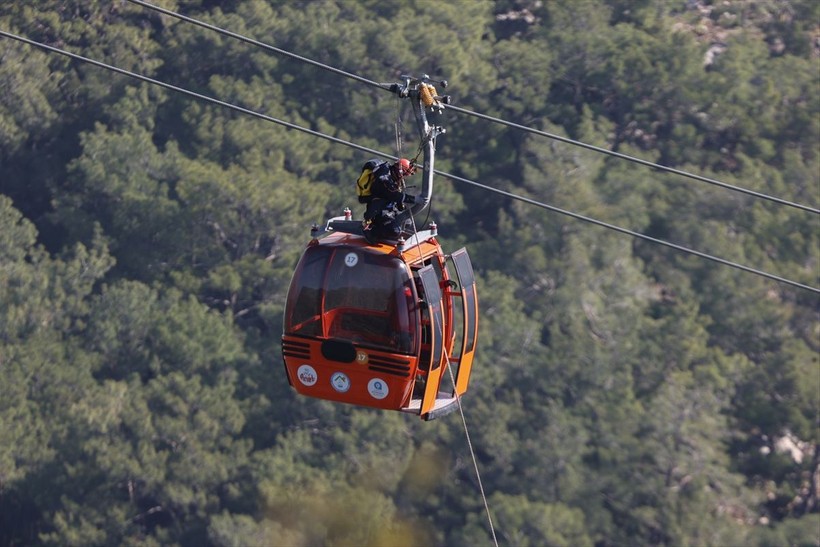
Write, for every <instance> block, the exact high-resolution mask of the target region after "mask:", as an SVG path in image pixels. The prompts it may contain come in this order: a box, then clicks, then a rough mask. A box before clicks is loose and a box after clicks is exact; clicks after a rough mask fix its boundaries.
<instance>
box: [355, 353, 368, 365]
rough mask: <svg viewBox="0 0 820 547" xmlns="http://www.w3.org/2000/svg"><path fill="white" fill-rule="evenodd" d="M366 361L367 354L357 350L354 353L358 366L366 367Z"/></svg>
mask: <svg viewBox="0 0 820 547" xmlns="http://www.w3.org/2000/svg"><path fill="white" fill-rule="evenodd" d="M367 361H368V357H367V353H365V352H363V351H362V350H359V351H357V352H356V362H357V363H359V364H360V365H366V364H367Z"/></svg>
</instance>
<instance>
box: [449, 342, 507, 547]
mask: <svg viewBox="0 0 820 547" xmlns="http://www.w3.org/2000/svg"><path fill="white" fill-rule="evenodd" d="M444 355H445V357H447V370H449V371H450V380H451V381H452V382H453V393H454V394H455V396H456V403H458V411H459V413H460V414H461V423H462V424H464V436H465V437H466V438H467V447H468V448H469V449H470V457H471V458H472V459H473V468H474V469H475V477H476V480H478V490H479V492H481V499H482V500H483V501H484V510H485V511H486V512H487V523H488V524H489V525H490V533H491V534H492V536H493V544H494V545H495V547H498V538H497V537H496V535H495V526H493V517H492V515H491V514H490V505H489V504H488V503H487V496H486V495H485V494H484V485H483V484H482V483H481V473H480V472H479V471H478V461H477V460H476V457H475V450H473V443H472V441H471V440H470V432H469V430H468V429H467V419H466V418H465V417H464V409H463V408H462V407H461V397H459V395H458V390H457V389H456V377H455V375H454V374H453V367H451V366H450V357H449V356H448V355H447V352H445V353H444Z"/></svg>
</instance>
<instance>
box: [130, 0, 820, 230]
mask: <svg viewBox="0 0 820 547" xmlns="http://www.w3.org/2000/svg"><path fill="white" fill-rule="evenodd" d="M128 1H129V2H131V3H132V4H137V5H140V6H142V7H145V8H148V9H151V10H154V11H157V12H159V13H162V14H164V15H168V16H170V17H175V18H177V19H180V20H182V21H186V22H188V23H191V24H194V25H197V26H200V27H202V28H206V29H208V30H212V31H214V32H217V33H219V34H222V35H224V36H230V37H231V38H235V39H237V40H240V41H242V42H245V43H248V44H251V45H254V46H258V47H261V48H263V49H265V50H267V51H271V52H273V53H277V54H280V55H285V56H287V57H290V58H292V59H296V60H298V61H301V62H303V63H308V64H311V65H313V66H315V67H318V68H321V69H323V70H328V71H330V72H333V73H335V74H339V75H341V76H345V77H347V78H351V79H353V80H356V81H357V82H361V83H363V84H366V85H370V86H373V87H378V88H381V89H386V90H389V87H390V86H389V84H383V83H379V82H375V81H373V80H370V79H367V78H364V77H362V76H359V75H357V74H353V73H351V72H346V71H344V70H340V69H338V68H336V67H333V66H331V65H328V64H325V63H321V62H319V61H315V60H313V59H309V58H307V57H303V56H301V55H297V54H295V53H291V52H289V51H287V50H284V49H281V48H278V47H274V46H272V45H270V44H265V43H264V42H260V41H258V40H254V39H253V38H248V37H247V36H243V35H241V34H237V33H235V32H231V31H229V30H225V29H223V28H220V27H217V26H215V25H211V24H209V23H205V22H204V21H200V20H198V19H194V18H193V17H188V16H186V15H182V14H180V13H177V12H175V11H171V10H168V9H165V8H162V7H160V6H156V5H154V4H150V3H148V2H144V1H143V0H128ZM445 108H447V109H449V110H453V111H455V112H459V113H461V114H466V115H468V116H474V117H476V118H480V119H483V120H486V121H489V122H493V123H498V124H501V125H505V126H507V127H511V128H514V129H519V130H521V131H526V132H528V133H532V134H534V135H539V136H542V137H546V138H549V139H553V140H557V141H560V142H563V143H566V144H571V145H573V146H578V147H581V148H585V149H587V150H591V151H593V152H599V153H601V154H606V155H608V156H612V157H615V158H618V159H622V160H625V161H630V162H633V163H636V164H639V165H643V166H645V167H649V168H651V169H655V170H658V171H664V172H667V173H672V174H675V175H679V176H682V177H686V178H690V179H693V180H697V181H700V182H705V183H707V184H711V185H713V186H718V187H720V188H723V189H725V190H731V191H734V192H740V193H743V194H746V195H749V196H753V197H756V198H759V199H764V200H767V201H770V202H772V203H777V204H779V205H785V206H788V207H793V208H795V209H800V210H803V211H807V212H810V213H814V214H816V215H818V214H820V209H817V208H815V207H811V206H809V205H804V204H802V203H796V202H793V201H789V200H786V199H782V198H778V197H775V196H771V195H768V194H764V193H762V192H757V191H755V190H751V189H749V188H743V187H741V186H736V185H734V184H729V183H727V182H722V181H720V180H717V179H712V178H709V177H704V176H702V175H697V174H694V173H689V172H687V171H682V170H680V169H675V168H673V167H667V166H665V165H661V164H659V163H654V162H651V161H647V160H644V159H641V158H637V157H634V156H629V155H627V154H622V153H620V152H615V151H614V150H609V149H607V148H602V147H599V146H594V145H591V144H587V143H585V142H582V141H577V140H574V139H570V138H568V137H562V136H561V135H556V134H554V133H548V132H546V131H541V130H539V129H535V128H532V127H527V126H525V125H520V124H517V123H514V122H510V121H507V120H503V119H501V118H497V117H495V116H489V115H487V114H482V113H480V112H475V111H473V110H468V109H466V108H461V107H458V106H453V105H445Z"/></svg>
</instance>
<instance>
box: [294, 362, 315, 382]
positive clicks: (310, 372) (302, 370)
mask: <svg viewBox="0 0 820 547" xmlns="http://www.w3.org/2000/svg"><path fill="white" fill-rule="evenodd" d="M296 377H297V378H299V381H300V382H302V383H303V384H305V385H306V386H312V385H313V384H315V383H316V381H317V380H318V379H319V376H318V375H317V374H316V370H314V368H313V367H312V366H310V365H302V366H301V367H299V370H297V371H296Z"/></svg>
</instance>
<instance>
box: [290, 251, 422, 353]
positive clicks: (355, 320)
mask: <svg viewBox="0 0 820 547" xmlns="http://www.w3.org/2000/svg"><path fill="white" fill-rule="evenodd" d="M415 302H416V293H415V286H414V284H413V282H412V280H411V278H410V276H409V275H408V271H407V266H406V265H405V264H404V262H402V261H401V260H400V259H399V258H396V257H394V256H388V255H384V254H380V253H373V252H370V251H368V250H366V249H362V248H358V247H348V246H339V247H331V246H322V245H317V246H314V247H309V248H308V249H307V250H306V251H305V254H304V255H303V256H302V259H301V260H300V262H299V266H298V267H297V269H296V273H295V274H294V278H293V282H292V283H291V287H290V292H289V293H288V301H287V306H286V309H285V332H286V333H288V334H297V335H302V336H312V337H322V338H335V339H341V340H348V341H350V342H354V343H357V344H362V345H367V346H373V347H377V348H382V349H386V350H389V351H393V352H398V353H414V352H415V347H416V339H415V338H416V336H415V333H416V323H417V318H416V313H417V310H416V306H415Z"/></svg>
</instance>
